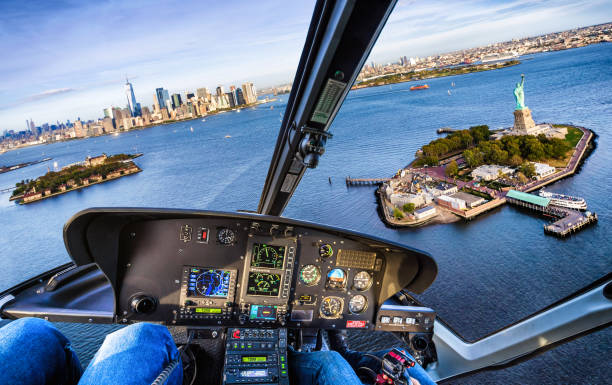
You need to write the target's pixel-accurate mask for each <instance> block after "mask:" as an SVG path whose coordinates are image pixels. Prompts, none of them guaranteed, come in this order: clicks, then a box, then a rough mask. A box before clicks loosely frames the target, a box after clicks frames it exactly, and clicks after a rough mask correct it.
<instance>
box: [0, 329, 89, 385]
mask: <svg viewBox="0 0 612 385" xmlns="http://www.w3.org/2000/svg"><path fill="white" fill-rule="evenodd" d="M82 372H83V369H82V368H81V364H80V363H79V359H78V358H77V356H76V354H75V352H74V350H72V347H71V346H70V341H68V339H67V338H66V337H65V336H64V335H63V334H62V333H61V332H60V331H59V330H57V329H56V328H55V326H53V324H51V323H50V322H48V321H45V320H42V319H39V318H21V319H18V320H16V321H13V322H11V323H9V324H8V325H6V326H4V327H3V328H2V329H0V384H2V385H5V384H6V385H9V384H10V385H16V384H23V385H34V384H41V385H43V384H68V385H71V384H76V383H77V382H78V380H79V377H80V376H81V373H82Z"/></svg>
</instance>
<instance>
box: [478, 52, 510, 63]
mask: <svg viewBox="0 0 612 385" xmlns="http://www.w3.org/2000/svg"><path fill="white" fill-rule="evenodd" d="M517 57H519V54H518V53H516V52H505V53H492V54H489V55H485V56H484V57H483V58H482V59H480V62H481V63H492V62H496V61H501V60H508V59H515V58H517Z"/></svg>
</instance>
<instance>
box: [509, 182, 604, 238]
mask: <svg viewBox="0 0 612 385" xmlns="http://www.w3.org/2000/svg"><path fill="white" fill-rule="evenodd" d="M506 201H507V202H508V203H511V204H514V205H517V206H520V207H524V208H527V209H530V210H533V211H537V212H540V213H542V214H544V215H547V216H551V217H553V218H557V220H555V221H553V222H552V223H549V224H546V225H544V232H545V233H547V234H552V235H556V236H558V237H561V238H562V237H565V236H567V235H569V234H571V233H575V232H577V231H579V230H581V229H582V228H584V227H585V226H587V225H589V224H592V223H596V222H597V214H595V213H590V212H587V213H583V212H580V211H577V210H572V209H568V208H565V207H559V206H553V205H550V200H549V199H548V198H542V197H539V196H536V195H532V194H527V193H524V192H520V191H516V190H510V191H509V192H508V195H506Z"/></svg>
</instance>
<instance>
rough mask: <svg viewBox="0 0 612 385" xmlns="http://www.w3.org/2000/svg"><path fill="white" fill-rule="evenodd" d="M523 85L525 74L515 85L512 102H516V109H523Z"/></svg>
mask: <svg viewBox="0 0 612 385" xmlns="http://www.w3.org/2000/svg"><path fill="white" fill-rule="evenodd" d="M523 84H525V74H521V82H520V83H516V87H515V88H514V100H516V109H517V110H523V109H525V92H524V91H523Z"/></svg>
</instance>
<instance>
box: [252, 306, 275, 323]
mask: <svg viewBox="0 0 612 385" xmlns="http://www.w3.org/2000/svg"><path fill="white" fill-rule="evenodd" d="M249 318H250V319H252V320H268V321H274V320H276V306H264V305H251V313H250V314H249Z"/></svg>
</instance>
